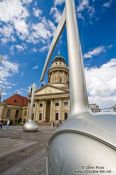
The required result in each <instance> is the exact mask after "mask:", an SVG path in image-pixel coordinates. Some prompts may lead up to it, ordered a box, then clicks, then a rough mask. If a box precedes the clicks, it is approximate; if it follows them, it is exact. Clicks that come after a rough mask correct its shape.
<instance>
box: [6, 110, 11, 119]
mask: <svg viewBox="0 0 116 175" xmlns="http://www.w3.org/2000/svg"><path fill="white" fill-rule="evenodd" d="M10 114H11V109H8V110H7V113H6V118H10Z"/></svg>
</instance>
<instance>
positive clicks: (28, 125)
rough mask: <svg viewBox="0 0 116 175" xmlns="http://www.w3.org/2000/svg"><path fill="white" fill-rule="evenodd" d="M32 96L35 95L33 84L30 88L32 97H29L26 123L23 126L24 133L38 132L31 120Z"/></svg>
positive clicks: (35, 124)
mask: <svg viewBox="0 0 116 175" xmlns="http://www.w3.org/2000/svg"><path fill="white" fill-rule="evenodd" d="M34 95H35V84H33V86H32V95H31V103H30V106H29V116H28V121H27V122H26V123H25V124H24V126H23V130H24V131H26V132H33V131H38V125H37V123H36V122H34V121H33V120H32V114H33V104H34Z"/></svg>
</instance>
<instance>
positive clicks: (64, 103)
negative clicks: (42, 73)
mask: <svg viewBox="0 0 116 175" xmlns="http://www.w3.org/2000/svg"><path fill="white" fill-rule="evenodd" d="M68 80H69V72H68V67H67V64H66V62H65V59H64V58H63V57H62V56H56V57H55V58H54V60H53V62H52V64H51V67H50V68H49V71H48V83H47V84H46V85H44V86H42V87H41V88H40V89H37V90H36V92H35V103H34V110H33V119H34V120H35V121H37V122H53V121H60V120H65V119H67V117H68V113H69V108H70V104H69V82H68Z"/></svg>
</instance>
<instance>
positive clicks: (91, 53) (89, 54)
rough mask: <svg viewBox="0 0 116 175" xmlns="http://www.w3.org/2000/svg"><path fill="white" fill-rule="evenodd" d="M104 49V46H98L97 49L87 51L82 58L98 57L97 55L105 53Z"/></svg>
mask: <svg viewBox="0 0 116 175" xmlns="http://www.w3.org/2000/svg"><path fill="white" fill-rule="evenodd" d="M105 51H106V49H105V47H104V46H99V47H97V48H94V49H93V50H90V51H88V52H87V53H85V54H84V58H92V57H93V56H98V55H99V54H101V53H103V52H105Z"/></svg>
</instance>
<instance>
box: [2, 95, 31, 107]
mask: <svg viewBox="0 0 116 175" xmlns="http://www.w3.org/2000/svg"><path fill="white" fill-rule="evenodd" d="M4 102H5V103H6V104H8V105H13V106H21V107H25V106H27V105H28V98H27V97H24V96H21V95H19V94H14V95H12V96H11V97H9V98H7V99H6V100H4Z"/></svg>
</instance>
